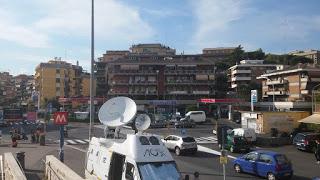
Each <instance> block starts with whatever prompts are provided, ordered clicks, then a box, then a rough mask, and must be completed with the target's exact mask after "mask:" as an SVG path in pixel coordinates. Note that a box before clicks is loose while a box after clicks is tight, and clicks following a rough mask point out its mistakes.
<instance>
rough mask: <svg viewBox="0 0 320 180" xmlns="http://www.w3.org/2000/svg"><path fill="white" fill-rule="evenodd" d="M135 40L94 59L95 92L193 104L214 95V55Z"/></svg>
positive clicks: (138, 100) (109, 95)
mask: <svg viewBox="0 0 320 180" xmlns="http://www.w3.org/2000/svg"><path fill="white" fill-rule="evenodd" d="M156 47H157V48H158V49H157V48H155V46H154V44H151V45H150V44H139V45H138V46H136V45H134V46H132V47H131V48H130V50H131V51H107V53H106V54H104V55H103V57H101V58H99V61H98V62H96V67H97V70H96V77H97V96H99V97H102V96H103V97H107V98H112V97H116V96H128V97H131V98H132V99H134V100H136V102H139V103H140V102H141V103H142V104H143V103H146V104H148V103H152V102H151V101H157V102H158V103H159V102H163V103H164V104H165V103H169V104H170V103H173V104H194V105H195V104H197V100H198V99H201V98H215V97H216V93H217V92H216V88H215V87H216V79H215V78H216V73H217V71H218V70H217V69H216V66H215V62H216V61H215V59H206V58H203V57H202V55H201V54H200V55H183V54H181V55H175V50H174V49H171V48H169V47H167V46H163V45H157V46H156Z"/></svg>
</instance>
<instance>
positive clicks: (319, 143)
mask: <svg viewBox="0 0 320 180" xmlns="http://www.w3.org/2000/svg"><path fill="white" fill-rule="evenodd" d="M314 156H315V157H316V160H317V164H320V140H316V149H315V151H314Z"/></svg>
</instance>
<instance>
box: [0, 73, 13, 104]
mask: <svg viewBox="0 0 320 180" xmlns="http://www.w3.org/2000/svg"><path fill="white" fill-rule="evenodd" d="M15 96H16V91H15V84H14V78H13V76H12V75H10V73H9V72H0V106H1V105H2V106H7V105H10V104H11V103H13V101H12V100H14V98H15Z"/></svg>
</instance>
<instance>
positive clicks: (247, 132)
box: [228, 128, 257, 142]
mask: <svg viewBox="0 0 320 180" xmlns="http://www.w3.org/2000/svg"><path fill="white" fill-rule="evenodd" d="M228 134H229V135H231V136H242V137H244V138H246V139H247V141H249V142H254V141H256V140H257V135H256V132H255V131H254V129H252V128H236V129H232V130H231V131H230V132H228Z"/></svg>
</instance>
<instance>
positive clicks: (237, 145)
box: [224, 135, 250, 152]
mask: <svg viewBox="0 0 320 180" xmlns="http://www.w3.org/2000/svg"><path fill="white" fill-rule="evenodd" d="M224 147H225V149H227V150H229V151H230V152H249V151H250V144H249V143H248V141H247V140H246V139H245V138H244V137H242V136H230V135H228V136H227V142H226V144H225V146H224Z"/></svg>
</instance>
